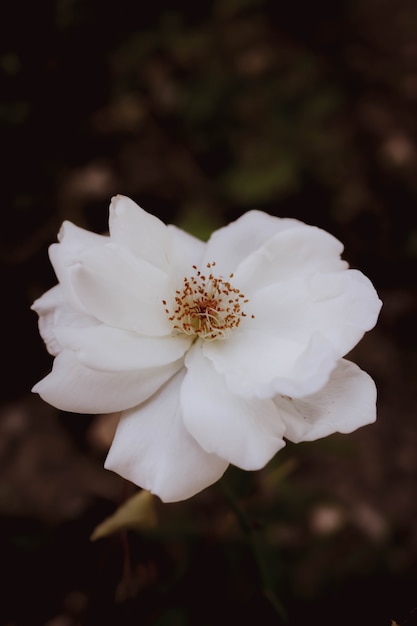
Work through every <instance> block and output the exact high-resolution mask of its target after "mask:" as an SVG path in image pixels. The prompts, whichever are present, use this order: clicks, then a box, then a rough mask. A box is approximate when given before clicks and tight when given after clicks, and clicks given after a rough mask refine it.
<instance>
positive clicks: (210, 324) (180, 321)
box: [162, 262, 253, 341]
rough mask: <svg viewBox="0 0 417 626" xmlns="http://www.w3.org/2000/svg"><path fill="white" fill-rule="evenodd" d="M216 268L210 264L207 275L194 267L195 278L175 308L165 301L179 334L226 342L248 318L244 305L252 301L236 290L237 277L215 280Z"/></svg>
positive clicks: (185, 286) (177, 298)
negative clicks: (233, 283)
mask: <svg viewBox="0 0 417 626" xmlns="http://www.w3.org/2000/svg"><path fill="white" fill-rule="evenodd" d="M215 265H216V263H215V262H212V263H207V266H206V268H205V270H204V271H201V270H199V269H198V268H197V266H196V265H193V267H192V273H191V275H190V276H189V277H188V276H187V277H185V278H184V280H183V284H182V286H181V287H180V288H179V289H177V290H176V291H175V296H174V298H173V301H172V306H171V308H170V307H169V305H168V304H167V301H166V300H163V301H162V304H163V305H164V307H165V312H166V314H167V315H168V318H169V320H170V322H172V326H173V328H174V330H176V331H177V332H181V333H185V334H186V335H195V337H196V338H200V339H204V340H206V341H214V340H216V339H226V338H227V337H228V336H229V335H230V333H231V332H232V331H233V330H234V329H235V328H238V327H239V324H240V323H241V321H242V319H243V318H245V317H247V314H246V313H245V311H244V310H243V305H245V304H246V303H248V302H249V300H248V299H247V298H246V296H245V295H244V294H243V293H241V291H240V290H239V289H237V288H236V287H233V286H232V284H231V282H230V281H231V279H232V278H233V274H230V276H229V277H228V279H225V278H223V277H222V276H215V274H214V267H215ZM206 270H207V271H206ZM251 317H253V315H252V316H251Z"/></svg>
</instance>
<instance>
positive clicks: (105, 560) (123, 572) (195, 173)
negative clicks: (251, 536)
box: [0, 0, 417, 626]
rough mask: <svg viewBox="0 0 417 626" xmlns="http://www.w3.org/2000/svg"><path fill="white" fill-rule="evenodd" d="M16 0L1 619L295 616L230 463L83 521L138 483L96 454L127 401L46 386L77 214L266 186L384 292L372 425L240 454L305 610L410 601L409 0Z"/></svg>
mask: <svg viewBox="0 0 417 626" xmlns="http://www.w3.org/2000/svg"><path fill="white" fill-rule="evenodd" d="M2 13H3V15H2V19H1V22H0V32H1V37H0V75H1V86H2V88H1V99H0V127H1V146H2V155H3V156H2V168H1V183H2V185H1V190H2V195H1V197H2V216H3V218H2V220H1V232H0V239H1V244H0V245H1V248H0V254H1V270H0V271H1V285H2V292H3V305H2V307H1V315H2V327H3V340H2V357H3V383H2V386H1V398H0V400H1V404H0V466H1V473H0V542H1V551H0V554H1V560H0V572H1V580H2V583H1V591H0V624H2V625H4V626H23V625H25V626H26V625H27V626H37V625H42V626H43V625H47V626H76V625H79V624H86V625H88V626H92V625H96V624H100V625H102V624H112V625H113V624H114V625H117V626H125V625H128V624H129V625H130V624H141V625H142V624H143V625H145V626H147V625H152V626H154V625H159V626H165V625H166V626H211V625H212V624H214V623H216V624H219V623H220V624H223V623H224V624H226V623H229V622H235V621H237V620H242V619H245V620H246V621H251V622H253V621H255V620H256V623H259V624H265V625H267V626H269V624H279V623H280V622H279V620H278V618H277V617H276V616H275V615H274V614H273V612H272V611H271V608H270V605H269V604H268V602H267V600H266V599H265V595H264V594H263V592H262V582H260V577H259V573H258V571H257V568H256V565H255V563H254V560H253V555H252V553H251V549H250V546H249V545H248V542H247V541H246V538H245V536H244V534H243V533H242V531H241V529H240V528H239V527H238V525H237V524H236V521H235V518H234V515H233V512H232V510H231V509H230V506H229V505H228V503H227V501H226V500H225V498H224V495H223V494H222V492H221V491H220V490H217V489H216V487H213V488H210V489H209V490H207V491H206V492H204V493H203V494H200V495H199V496H197V497H196V498H194V499H193V500H191V501H189V502H186V503H183V504H178V505H167V506H165V507H164V506H160V507H159V506H158V512H159V519H160V524H159V526H158V527H157V529H155V530H154V531H152V532H151V533H130V532H129V533H127V534H126V533H125V534H118V535H115V536H112V537H109V538H106V539H101V540H99V541H97V542H94V543H92V542H90V540H89V536H90V534H91V532H92V531H93V529H94V527H95V526H96V525H97V524H98V523H99V522H100V521H101V520H102V519H103V518H104V517H106V515H108V514H110V513H111V512H112V511H113V510H114V509H115V508H116V506H117V505H118V504H119V503H120V502H122V501H123V499H124V498H125V497H126V496H127V495H128V494H129V493H131V491H130V490H129V488H128V487H127V486H126V484H125V483H124V481H122V480H121V479H120V480H119V478H118V477H117V476H115V475H113V474H111V473H109V472H106V471H105V470H103V468H102V463H103V459H104V457H105V453H106V446H107V445H108V443H107V442H108V439H109V436H111V428H112V423H111V419H110V418H108V419H107V420H105V421H104V422H103V421H101V420H100V419H99V418H95V417H93V416H79V415H69V414H63V413H60V412H57V411H55V410H54V409H52V408H51V407H48V406H47V405H45V404H44V403H42V401H41V400H39V399H38V398H37V397H34V396H32V395H31V394H30V388H31V386H32V385H33V384H34V383H35V382H36V381H37V380H38V379H39V378H41V377H42V376H43V375H45V374H46V372H47V371H48V370H49V368H50V366H51V359H50V357H49V355H48V354H47V353H46V351H45V349H44V346H43V344H42V342H41V340H40V338H39V336H38V331H37V322H36V316H35V315H34V314H33V313H32V312H31V311H30V310H29V307H30V304H31V302H32V301H33V300H34V299H35V298H36V297H38V296H39V295H40V294H41V293H42V292H43V291H45V290H46V289H47V288H49V287H51V286H52V285H53V284H54V282H55V278H54V275H53V271H52V269H51V267H50V265H49V261H48V256H47V248H48V246H49V244H50V243H52V242H54V241H55V240H56V233H57V231H58V229H59V226H60V224H61V222H62V221H63V220H64V219H69V220H71V221H73V222H75V223H77V224H78V225H80V226H84V227H86V228H89V229H91V230H95V231H104V230H106V227H107V207H108V204H109V200H110V197H111V196H112V195H113V194H115V193H123V194H125V195H129V196H131V197H132V198H133V199H134V200H136V201H137V202H138V203H139V204H141V206H143V207H144V208H145V209H147V210H149V211H150V212H153V213H155V214H156V215H158V216H159V217H160V218H161V219H163V220H165V221H168V222H173V223H176V224H178V225H179V226H182V227H184V228H186V229H187V230H189V231H191V232H193V233H194V234H196V235H198V236H201V237H203V238H205V237H207V236H208V234H209V233H210V232H211V231H212V230H213V229H215V228H216V227H218V226H219V225H222V224H224V223H226V222H228V221H230V220H232V219H235V218H236V217H238V216H239V215H241V214H242V213H243V212H244V211H246V210H248V209H252V208H258V209H262V210H265V211H267V212H269V213H272V214H274V215H278V216H291V217H296V218H299V219H302V220H304V221H306V222H308V223H311V224H314V225H317V226H320V227H323V228H325V229H326V230H328V231H330V232H331V233H333V234H334V235H335V236H337V237H338V238H339V239H341V240H342V241H343V243H344V244H345V257H346V259H347V260H348V261H349V262H350V263H351V264H352V265H353V266H355V267H358V268H359V269H361V270H362V271H363V272H364V273H365V274H367V275H368V276H369V277H370V278H371V280H372V281H373V282H374V284H375V286H376V287H377V289H378V291H379V293H380V295H381V298H382V299H383V301H384V308H383V311H382V314H381V318H380V321H379V324H378V326H377V328H376V329H375V330H374V331H373V332H372V333H371V334H369V335H368V336H367V337H366V338H365V339H364V341H363V342H362V343H361V344H360V346H359V347H358V348H357V349H356V350H355V353H354V355H352V358H353V359H354V360H356V362H358V363H359V364H360V365H361V366H362V367H363V368H364V369H366V370H367V371H368V372H369V373H370V374H371V375H372V376H373V377H374V379H375V380H376V383H377V385H378V389H379V419H378V422H377V424H376V425H374V426H370V427H367V428H364V429H362V430H360V431H358V432H357V433H354V434H353V435H347V436H344V437H341V436H340V437H339V436H333V437H329V438H328V439H326V440H323V441H321V442H317V443H315V444H302V445H299V446H289V447H288V448H287V449H286V450H285V451H283V452H282V453H280V454H279V455H278V456H277V458H276V459H275V460H274V461H273V462H272V463H271V466H270V467H268V468H266V469H265V470H264V471H262V472H258V473H256V474H253V475H246V474H244V473H243V472H242V473H241V472H238V471H237V470H234V469H232V470H231V471H230V472H229V473H228V475H227V477H226V478H227V480H228V482H229V483H230V486H231V487H232V488H233V490H234V491H235V494H236V497H237V499H238V501H239V502H240V503H241V504H242V506H243V508H244V509H245V510H246V511H247V512H248V518H249V520H250V523H251V524H252V525H253V528H254V532H256V533H257V532H259V533H261V532H262V536H263V541H264V548H265V558H266V566H267V570H268V576H269V577H270V580H271V581H272V583H273V585H274V587H275V589H276V590H277V593H278V595H279V596H280V598H281V601H282V602H283V604H284V605H285V606H286V608H287V611H288V614H289V617H290V619H289V623H290V625H291V626H299V625H300V626H301V625H302V626H304V625H306V624H310V623H320V624H321V625H322V626H327V625H329V626H330V625H332V626H334V625H335V624H337V625H338V626H344V625H346V626H347V625H349V626H353V625H354V626H362V625H363V626H365V625H366V626H374V625H375V626H376V625H378V626H379V625H381V626H391V620H394V621H395V622H397V624H398V626H412V625H413V624H417V613H416V611H417V577H416V576H417V561H416V558H417V528H416V523H415V520H416V517H417V502H416V484H417V483H416V481H417V427H416V423H415V420H416V396H417V394H416V384H415V381H416V374H417V333H416V310H417V297H416V267H417V264H416V261H417V218H416V205H417V175H416V174H417V172H416V164H417V115H416V105H417V5H416V3H415V2H413V1H411V0H398V1H394V0H362V1H360V0H350V1H349V0H342V1H340V2H331V1H330V0H328V1H326V0H316V2H308V1H307V0H304V1H303V0H294V1H292V2H290V3H284V2H277V1H273V0H269V1H268V0H224V1H221V0H217V1H215V0H203V1H202V2H198V3H194V4H193V5H192V6H188V5H187V4H186V3H183V2H177V3H175V6H174V5H172V4H171V3H169V2H166V1H165V2H164V1H163V0H154V1H153V2H151V3H147V4H146V5H145V4H143V5H141V4H139V3H137V2H131V1H129V0H120V1H119V2H118V3H117V5H115V4H114V3H112V4H109V5H107V4H106V3H102V2H99V0H45V1H43V2H40V3H29V2H19V1H17V2H15V3H13V4H11V5H8V6H7V8H6V7H4V8H3V11H2ZM126 546H128V547H126ZM128 553H129V554H130V560H129V559H128V558H127V554H128Z"/></svg>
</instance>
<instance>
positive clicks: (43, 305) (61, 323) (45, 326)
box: [32, 285, 98, 356]
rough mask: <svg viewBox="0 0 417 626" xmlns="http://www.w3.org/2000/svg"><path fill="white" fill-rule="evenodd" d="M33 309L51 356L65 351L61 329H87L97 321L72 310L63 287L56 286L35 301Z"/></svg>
mask: <svg viewBox="0 0 417 626" xmlns="http://www.w3.org/2000/svg"><path fill="white" fill-rule="evenodd" d="M32 309H33V310H34V311H36V312H37V313H38V315H39V333H40V335H41V337H42V339H43V340H44V342H45V344H46V348H47V350H48V352H49V353H50V354H53V355H54V356H56V355H57V354H59V352H61V350H62V349H63V347H62V345H61V343H60V341H59V339H58V337H57V330H58V329H59V328H67V327H71V328H86V327H91V326H94V325H96V324H98V322H97V320H95V319H94V318H93V317H91V316H88V315H86V314H84V313H80V312H79V311H77V310H75V309H73V308H72V306H71V305H70V304H69V302H68V300H67V299H66V297H65V294H64V290H63V288H62V286H61V285H56V286H55V287H52V289H49V291H47V292H45V293H44V294H43V295H42V296H41V297H40V298H38V299H37V300H35V302H34V303H33V305H32Z"/></svg>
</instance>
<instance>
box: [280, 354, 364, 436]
mask: <svg viewBox="0 0 417 626" xmlns="http://www.w3.org/2000/svg"><path fill="white" fill-rule="evenodd" d="M274 401H275V403H276V405H277V407H278V408H279V411H280V414H281V417H282V419H283V421H284V422H285V425H286V431H285V437H286V439H289V440H290V441H294V442H295V443H298V442H299V441H313V440H315V439H319V438H320V437H326V436H327V435H330V434H332V433H335V432H340V433H350V432H352V431H354V430H356V429H357V428H359V427H361V426H365V425H366V424H371V423H372V422H374V421H375V419H376V388H375V384H374V381H373V380H372V378H371V377H370V376H368V374H366V372H363V371H362V370H361V369H360V368H359V367H358V366H357V365H355V364H354V363H351V362H350V361H347V360H345V359H340V361H339V362H338V365H337V367H336V369H335V370H334V371H333V373H332V375H331V377H330V380H329V382H328V383H327V385H325V387H323V389H321V390H320V391H318V392H317V393H315V394H312V395H310V396H306V397H305V398H301V399H298V400H295V399H291V398H283V397H280V396H277V397H276V398H275V399H274Z"/></svg>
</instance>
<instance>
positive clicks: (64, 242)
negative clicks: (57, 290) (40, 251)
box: [49, 221, 109, 309]
mask: <svg viewBox="0 0 417 626" xmlns="http://www.w3.org/2000/svg"><path fill="white" fill-rule="evenodd" d="M58 240H59V242H60V243H54V244H52V245H51V246H49V258H50V260H51V263H52V266H53V268H54V270H55V274H56V276H57V278H58V280H59V283H60V284H61V287H62V289H63V290H64V293H65V297H66V299H67V300H68V302H70V304H71V305H72V306H73V307H74V308H79V309H81V308H82V307H81V305H80V303H79V301H78V299H77V297H76V295H75V294H74V292H73V289H72V286H71V284H70V282H69V276H68V267H70V266H71V265H73V264H74V263H76V262H77V261H78V260H79V258H80V256H81V255H82V254H83V253H85V252H86V251H87V250H92V249H93V248H96V247H99V246H103V245H105V244H106V243H108V241H109V238H108V237H104V236H102V235H97V234H96V233H91V232H90V231H88V230H85V229H84V228H79V227H78V226H75V225H74V224H72V223H71V222H67V221H66V222H64V223H63V224H62V226H61V228H60V231H59V233H58Z"/></svg>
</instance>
